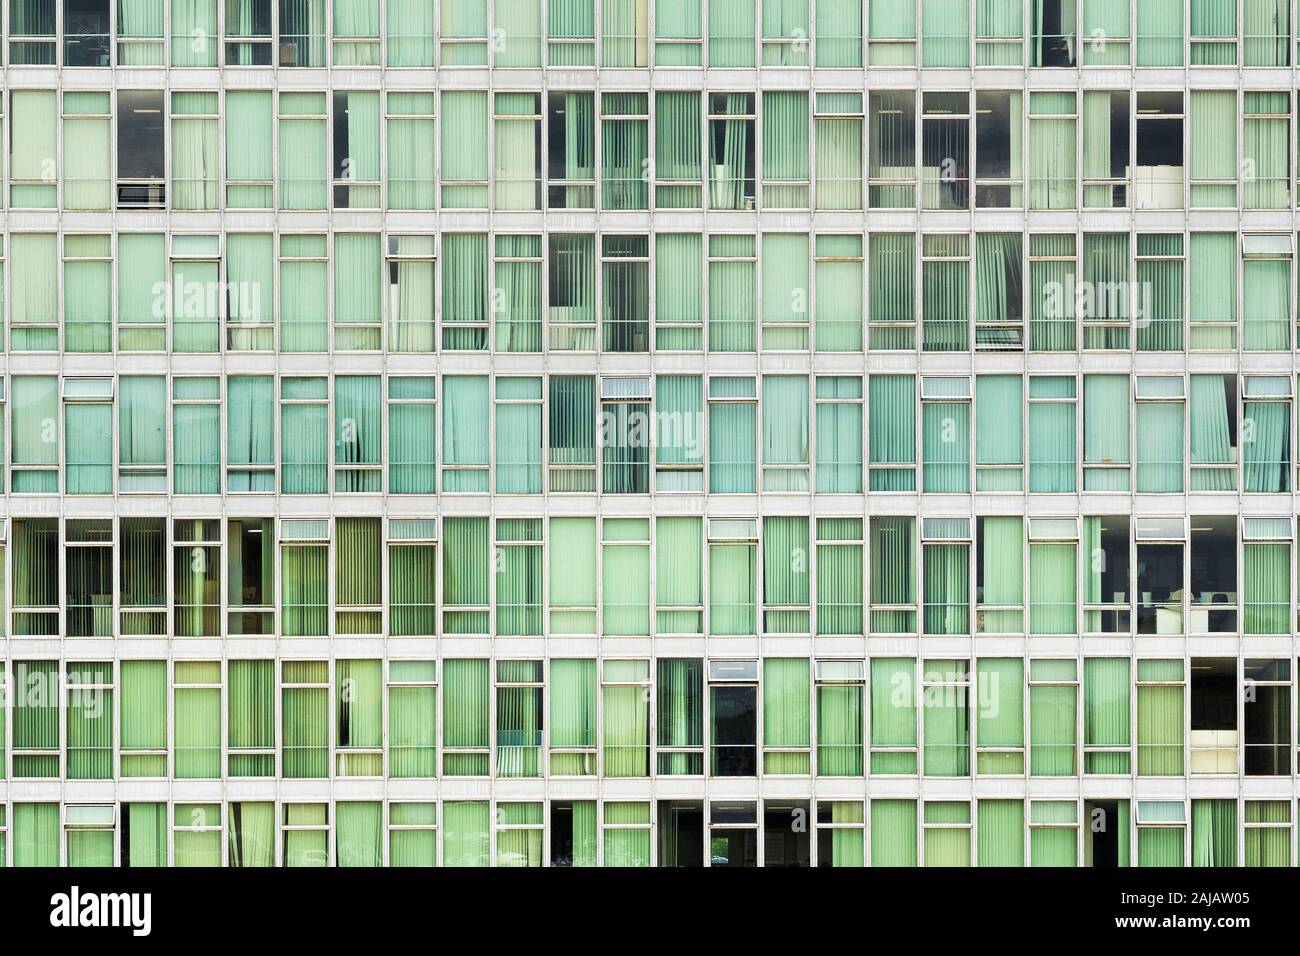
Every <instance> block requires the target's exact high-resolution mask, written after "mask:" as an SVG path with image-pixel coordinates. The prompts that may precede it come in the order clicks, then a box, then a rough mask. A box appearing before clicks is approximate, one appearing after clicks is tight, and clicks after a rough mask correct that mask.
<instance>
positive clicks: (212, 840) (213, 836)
mask: <svg viewBox="0 0 1300 956" xmlns="http://www.w3.org/2000/svg"><path fill="white" fill-rule="evenodd" d="M164 826H165V824H164ZM172 865H173V866H178V867H190V866H221V804H219V803H177V804H175V805H174V806H173V807H172Z"/></svg>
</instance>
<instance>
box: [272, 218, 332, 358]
mask: <svg viewBox="0 0 1300 956" xmlns="http://www.w3.org/2000/svg"><path fill="white" fill-rule="evenodd" d="M327 263H328V247H327V243H326V238H325V237H324V236H321V235H291V234H288V233H281V234H280V351H281V352H324V351H327V350H328V348H329V324H328V320H327V318H326V316H327V315H328V314H329V293H328V291H327V290H328V289H329V285H328V282H329V277H328V275H327ZM322 381H323V380H322Z"/></svg>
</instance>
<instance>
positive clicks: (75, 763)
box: [67, 663, 113, 780]
mask: <svg viewBox="0 0 1300 956" xmlns="http://www.w3.org/2000/svg"><path fill="white" fill-rule="evenodd" d="M67 668H68V683H69V684H76V683H83V684H86V685H91V686H86V687H80V688H78V687H70V689H69V690H68V704H67V735H68V741H67V747H68V779H70V780H109V779H112V777H113V665H112V664H111V663H107V664H90V663H85V664H80V663H78V664H68V665H67ZM103 685H107V686H103Z"/></svg>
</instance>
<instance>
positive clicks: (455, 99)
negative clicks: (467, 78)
mask: <svg viewBox="0 0 1300 956" xmlns="http://www.w3.org/2000/svg"><path fill="white" fill-rule="evenodd" d="M487 143H488V98H487V93H486V92H480V91H477V90H444V91H443V93H442V168H441V178H442V205H443V206H444V207H446V208H448V209H485V208H486V207H487V198H488V187H487V179H488V155H487Z"/></svg>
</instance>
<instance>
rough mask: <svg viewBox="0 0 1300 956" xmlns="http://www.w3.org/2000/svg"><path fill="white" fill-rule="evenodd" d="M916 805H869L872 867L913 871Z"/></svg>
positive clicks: (894, 802) (906, 802) (875, 802)
mask: <svg viewBox="0 0 1300 956" xmlns="http://www.w3.org/2000/svg"><path fill="white" fill-rule="evenodd" d="M916 823H917V820H916V801H915V800H879V799H877V800H872V801H871V824H870V826H871V865H872V866H873V867H875V866H881V867H885V866H904V867H914V866H916V865H917V863H916V848H917V835H916Z"/></svg>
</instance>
